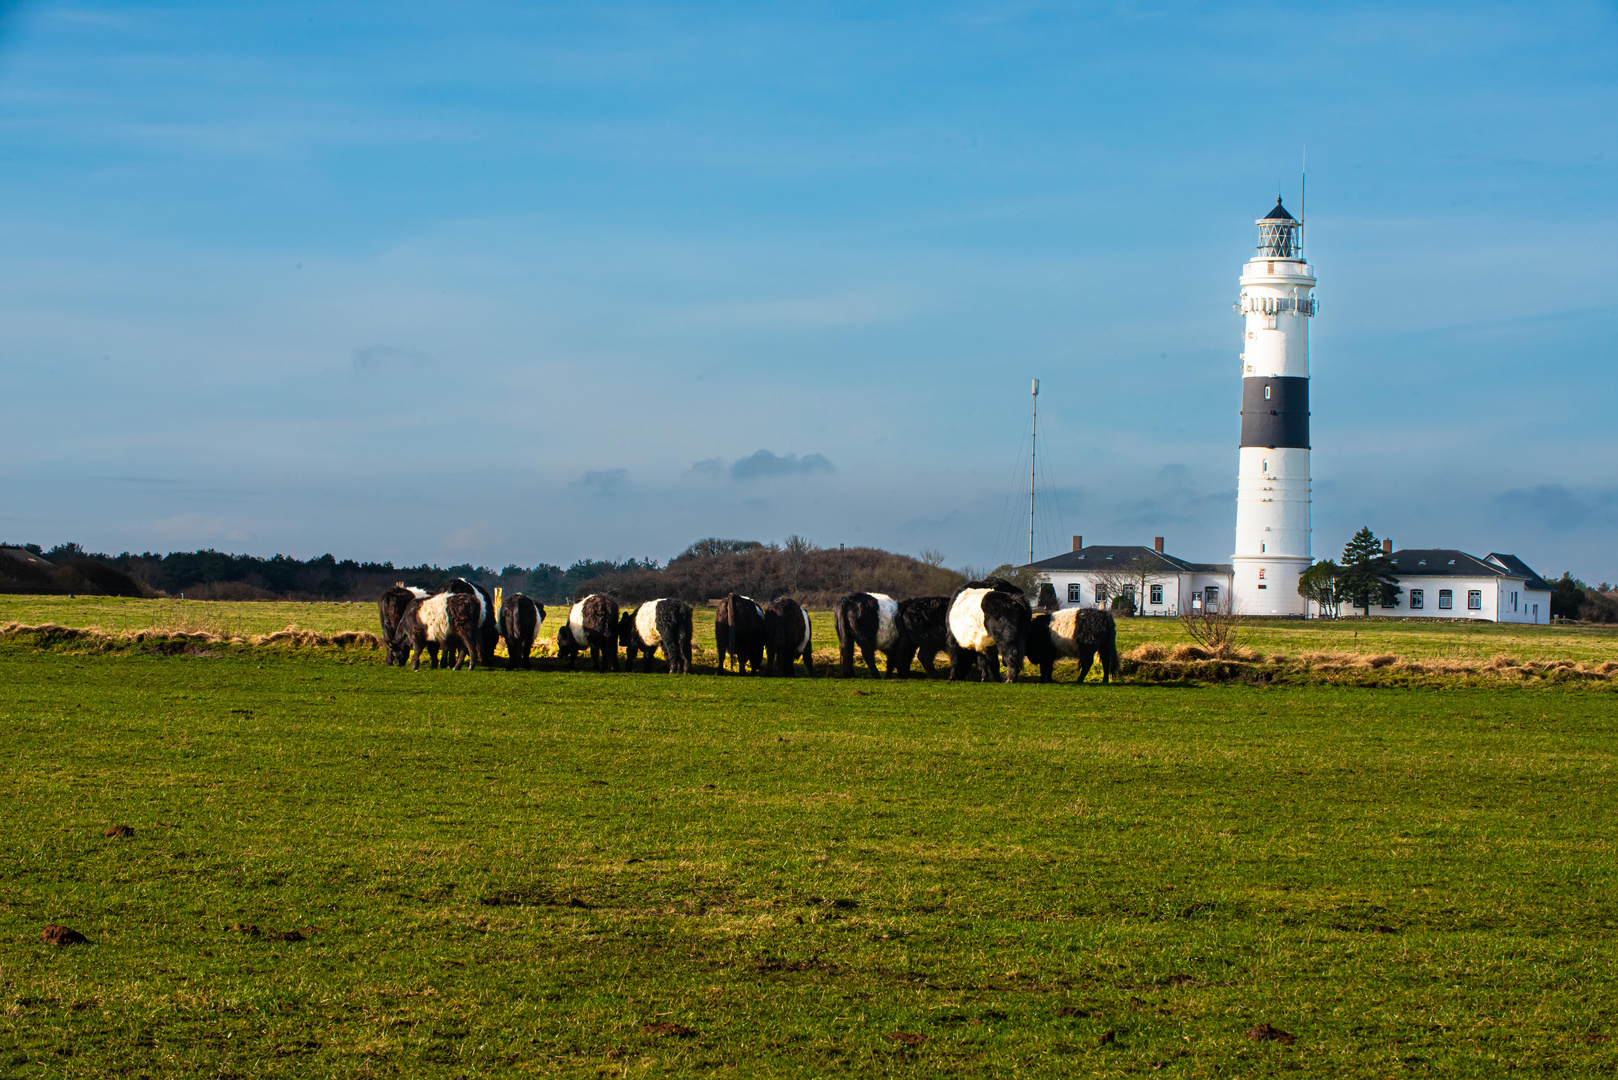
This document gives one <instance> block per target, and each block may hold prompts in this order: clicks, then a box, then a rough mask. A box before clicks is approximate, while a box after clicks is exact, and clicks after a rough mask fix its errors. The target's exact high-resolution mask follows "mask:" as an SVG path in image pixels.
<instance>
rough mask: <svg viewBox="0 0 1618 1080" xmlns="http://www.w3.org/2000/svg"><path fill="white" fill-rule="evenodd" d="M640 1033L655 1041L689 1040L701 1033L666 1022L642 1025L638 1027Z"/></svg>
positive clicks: (681, 1025) (691, 1028)
mask: <svg viewBox="0 0 1618 1080" xmlns="http://www.w3.org/2000/svg"><path fill="white" fill-rule="evenodd" d="M640 1033H641V1034H642V1035H650V1036H652V1037H653V1038H655V1039H664V1038H673V1039H691V1038H695V1037H696V1036H698V1035H701V1034H702V1032H700V1031H698V1030H697V1029H696V1028H694V1027H686V1026H685V1025H684V1024H671V1023H668V1022H662V1023H657V1024H642V1025H641V1026H640Z"/></svg>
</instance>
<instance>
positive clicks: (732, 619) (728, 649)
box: [713, 593, 764, 675]
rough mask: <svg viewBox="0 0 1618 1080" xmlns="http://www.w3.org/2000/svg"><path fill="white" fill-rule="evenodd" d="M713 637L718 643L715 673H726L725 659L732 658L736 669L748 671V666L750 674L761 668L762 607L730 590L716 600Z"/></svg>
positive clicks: (762, 652) (757, 672) (762, 643)
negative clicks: (717, 665) (717, 604)
mask: <svg viewBox="0 0 1618 1080" xmlns="http://www.w3.org/2000/svg"><path fill="white" fill-rule="evenodd" d="M713 635H714V640H715V642H716V643H717V644H718V646H719V667H718V668H717V670H716V672H715V673H716V674H719V675H724V674H727V672H726V669H725V658H726V657H727V656H732V657H735V659H736V670H737V672H738V673H740V674H743V675H745V674H747V669H748V666H749V665H751V666H752V669H753V674H755V675H758V674H760V673H761V672H763V670H764V609H763V608H761V607H759V606H758V602H757V601H756V600H754V599H753V598H752V597H750V596H742V595H740V594H739V593H731V594H730V595H729V596H726V597H725V598H724V599H723V600H721V601H719V607H718V609H717V610H716V611H715V612H714V624H713Z"/></svg>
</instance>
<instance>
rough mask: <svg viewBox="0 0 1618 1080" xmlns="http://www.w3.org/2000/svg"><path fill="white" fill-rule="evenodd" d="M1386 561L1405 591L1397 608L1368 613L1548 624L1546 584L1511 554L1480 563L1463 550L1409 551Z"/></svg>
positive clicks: (1376, 608)
mask: <svg viewBox="0 0 1618 1080" xmlns="http://www.w3.org/2000/svg"><path fill="white" fill-rule="evenodd" d="M1389 558H1390V559H1392V561H1393V573H1394V576H1395V577H1397V578H1398V579H1399V585H1400V587H1401V588H1403V589H1404V592H1402V593H1400V594H1399V600H1398V602H1397V603H1395V604H1391V605H1389V606H1387V607H1379V606H1378V605H1376V604H1372V605H1371V614H1372V615H1388V616H1398V617H1402V618H1416V619H1479V620H1481V621H1484V622H1511V623H1542V624H1543V623H1548V622H1550V618H1551V586H1550V583H1549V582H1547V581H1546V580H1545V579H1544V578H1542V577H1540V576H1539V575H1538V574H1536V573H1534V571H1533V570H1531V569H1529V567H1528V565H1527V564H1526V563H1524V562H1523V561H1522V560H1521V559H1519V558H1517V556H1515V555H1501V554H1498V553H1491V554H1490V555H1489V556H1488V557H1487V558H1484V559H1479V558H1476V557H1475V556H1472V555H1468V554H1467V553H1466V552H1464V551H1449V550H1446V549H1444V548H1412V549H1409V550H1406V551H1395V552H1393V553H1392V554H1391V555H1390V556H1389ZM1356 610H1364V609H1363V608H1361V609H1356Z"/></svg>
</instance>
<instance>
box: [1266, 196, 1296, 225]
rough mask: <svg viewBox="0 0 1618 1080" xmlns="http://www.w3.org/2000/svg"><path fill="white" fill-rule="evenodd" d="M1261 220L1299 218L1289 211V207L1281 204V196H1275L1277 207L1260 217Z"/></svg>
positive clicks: (1290, 219)
mask: <svg viewBox="0 0 1618 1080" xmlns="http://www.w3.org/2000/svg"><path fill="white" fill-rule="evenodd" d="M1259 220H1260V221H1297V220H1298V219H1297V218H1295V217H1293V216H1292V215H1291V214H1289V213H1287V208H1286V207H1284V206H1282V205H1281V196H1279V195H1277V196H1276V197H1275V209H1274V210H1271V211H1270V212H1269V213H1268V214H1265V215H1264V216H1263V217H1261V218H1259Z"/></svg>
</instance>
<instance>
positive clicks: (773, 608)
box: [764, 596, 815, 679]
mask: <svg viewBox="0 0 1618 1080" xmlns="http://www.w3.org/2000/svg"><path fill="white" fill-rule="evenodd" d="M764 651H765V653H766V654H767V656H768V659H767V660H766V661H765V664H764V673H765V674H766V675H773V674H776V673H779V674H781V675H784V676H785V677H787V678H789V679H790V678H792V675H793V671H792V668H793V661H795V660H797V659H798V658H799V657H802V658H803V670H804V671H806V672H807V673H808V674H809V677H810V678H811V679H812V678H814V677H815V655H814V643H813V642H812V641H811V640H810V626H809V613H808V612H807V611H805V610H803V607H802V606H801V605H800V604H799V603H798V602H797V601H796V600H794V599H792V598H791V597H790V596H778V597H776V598H775V599H774V600H771V601H770V606H769V607H767V608H765V609H764Z"/></svg>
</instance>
